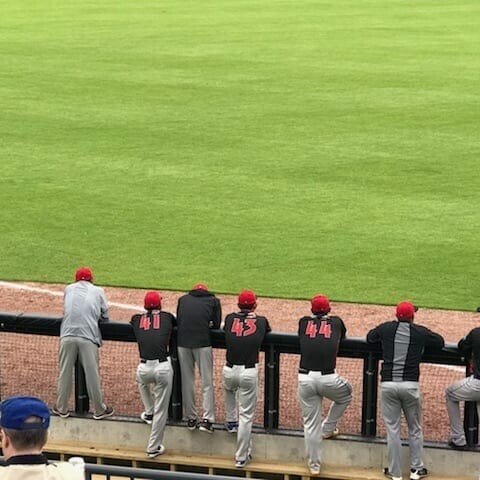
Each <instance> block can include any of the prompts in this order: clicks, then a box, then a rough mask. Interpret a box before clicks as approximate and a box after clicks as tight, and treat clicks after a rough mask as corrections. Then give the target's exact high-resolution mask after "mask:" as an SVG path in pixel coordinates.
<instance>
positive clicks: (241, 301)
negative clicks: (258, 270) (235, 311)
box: [238, 290, 257, 308]
mask: <svg viewBox="0 0 480 480" xmlns="http://www.w3.org/2000/svg"><path fill="white" fill-rule="evenodd" d="M256 303H257V296H256V295H255V292H254V291H253V290H242V291H241V292H240V293H239V294H238V306H239V307H240V308H242V307H251V306H253V305H255V304H256Z"/></svg>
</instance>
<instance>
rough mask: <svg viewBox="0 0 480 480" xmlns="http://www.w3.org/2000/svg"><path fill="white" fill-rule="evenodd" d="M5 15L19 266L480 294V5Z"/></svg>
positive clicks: (423, 301)
mask: <svg viewBox="0 0 480 480" xmlns="http://www.w3.org/2000/svg"><path fill="white" fill-rule="evenodd" d="M3 11H4V14H3V15H2V19H1V20H0V27H1V32H2V33H1V36H2V51H1V52H0V95H1V98H2V115H1V116H0V131H1V132H2V140H1V143H0V153H1V155H2V159H3V160H2V177H1V180H0V182H1V188H0V201H1V202H2V219H3V222H2V224H3V229H2V230H3V231H2V232H1V233H0V245H1V246H2V251H3V252H4V253H3V255H2V262H1V263H2V266H1V269H0V276H1V277H2V278H4V279H30V280H41V281H68V280H69V279H70V278H71V272H72V270H73V269H74V268H75V267H76V266H77V265H78V264H81V263H87V264H90V265H91V266H92V267H93V268H94V269H95V271H96V272H97V280H98V281H99V282H100V283H104V284H112V285H125V286H145V287H147V286H148V287H157V288H171V289H188V288H189V287H190V286H191V284H192V283H193V282H194V281H196V280H198V279H202V280H204V281H207V282H208V283H209V284H210V285H211V287H212V288H214V289H215V290H217V291H221V292H236V291H238V290H239V289H240V288H244V287H247V286H248V287H251V288H254V289H256V290H257V291H258V293H259V294H263V295H271V296H285V297H296V298H304V297H309V296H310V295H312V294H313V293H315V292H317V291H323V292H325V293H327V294H329V295H330V296H331V297H332V298H334V299H337V300H349V301H363V302H380V303H394V302H396V301H397V300H398V299H400V298H411V299H413V300H414V301H415V302H416V303H418V304H420V305H430V306H438V307H445V308H465V309H470V308H473V307H474V306H476V303H477V300H476V298H477V285H478V284H479V282H478V280H479V278H478V277H479V275H478V271H479V268H478V267H479V265H478V263H479V262H478V258H479V256H478V253H479V252H478V249H479V247H478V245H479V241H478V240H479V238H478V234H477V233H476V230H477V228H476V227H477V225H478V223H479V213H478V207H477V206H478V204H479V193H478V192H479V188H478V186H479V182H478V180H477V175H476V173H477V170H478V169H477V159H478V153H479V150H480V145H479V136H478V132H477V129H478V128H477V126H478V120H479V111H480V110H479V108H478V107H479V100H478V95H477V90H478V87H477V83H478V81H477V80H478V77H479V75H478V73H479V62H480V61H479V59H478V55H477V53H476V50H477V46H478V40H479V33H478V29H477V28H476V25H478V20H479V18H480V7H479V5H478V4H477V3H476V2H473V1H465V0H464V1H455V2H440V3H439V2H432V1H426V0H423V1H420V2H404V1H389V2H387V3H385V2H380V1H376V0H370V1H364V2H354V1H326V0H325V1H320V2H318V1H315V2H313V1H304V0H300V1H297V2H287V1H273V0H266V1H262V2H253V1H245V2H243V1H242V2H238V1H233V0H231V1H230V0H223V1H221V2H220V1H199V2H190V1H187V2H173V1H161V2H149V1H146V2H142V3H141V4H139V3H138V2H132V1H121V2H104V3H102V4H101V5H98V4H96V3H94V2H82V3H81V4H78V2H73V1H67V2H62V4H61V5H60V4H57V3H56V2H42V4H41V5H40V4H38V2H29V1H17V2H11V1H7V2H5V5H4V7H3Z"/></svg>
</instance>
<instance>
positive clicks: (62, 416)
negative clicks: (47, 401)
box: [52, 410, 70, 418]
mask: <svg viewBox="0 0 480 480" xmlns="http://www.w3.org/2000/svg"><path fill="white" fill-rule="evenodd" d="M52 413H53V415H56V416H57V417H60V418H68V417H69V416H70V413H62V412H54V411H53V410H52Z"/></svg>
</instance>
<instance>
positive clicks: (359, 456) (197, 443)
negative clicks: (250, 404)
mask: <svg viewBox="0 0 480 480" xmlns="http://www.w3.org/2000/svg"><path fill="white" fill-rule="evenodd" d="M149 433H150V427H149V426H148V425H146V424H144V423H142V422H141V421H135V420H132V419H128V420H127V419H126V420H124V421H122V420H118V419H115V420H113V419H104V420H101V421H96V420H92V419H88V418H75V417H70V418H67V419H61V418H59V417H53V418H52V426H51V431H50V439H51V440H52V442H55V443H59V442H68V443H72V442H78V443H80V444H82V445H108V446H111V447H119V448H126V446H129V447H131V448H134V449H144V448H146V444H147V440H148V436H149ZM235 440H236V436H235V435H234V434H229V433H227V432H226V431H225V430H216V431H215V433H214V434H213V435H211V434H208V433H204V432H200V431H198V430H196V431H193V432H191V431H189V430H187V428H186V427H183V426H168V427H167V430H166V433H165V439H164V444H165V446H166V447H167V449H168V450H169V451H175V453H181V452H185V453H190V454H192V453H193V454H204V455H222V456H227V457H228V456H231V457H232V458H233V454H234V450H235ZM253 444H254V451H253V453H254V457H255V458H256V459H265V460H269V461H272V460H273V461H275V460H277V461H279V462H282V461H283V462H298V463H302V462H303V461H304V460H303V451H304V444H303V437H302V435H301V433H300V432H291V433H288V434H287V433H280V434H275V435H272V434H266V433H263V432H258V433H254V435H253ZM386 453H387V452H386V445H385V442H384V441H375V442H367V441H365V440H362V439H361V438H356V437H343V438H342V437H341V436H340V437H339V438H336V439H335V440H326V441H325V442H324V454H323V461H324V463H325V464H331V465H345V466H349V467H350V466H351V467H358V468H372V469H374V470H378V471H381V470H383V467H384V466H386V465H387V457H386ZM479 453H480V452H479V451H478V450H477V451H466V452H463V451H455V450H452V449H449V448H446V447H445V445H428V446H426V447H425V451H424V461H425V466H426V467H427V468H428V469H429V470H430V471H431V472H432V473H437V474H442V475H445V476H452V477H455V476H456V475H464V476H470V475H471V477H472V479H475V480H477V479H478V476H479V474H480V454H479ZM403 457H404V459H403V460H404V462H403V463H404V465H405V466H406V467H408V448H407V447H406V446H404V448H403Z"/></svg>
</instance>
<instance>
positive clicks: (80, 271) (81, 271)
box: [75, 267, 93, 282]
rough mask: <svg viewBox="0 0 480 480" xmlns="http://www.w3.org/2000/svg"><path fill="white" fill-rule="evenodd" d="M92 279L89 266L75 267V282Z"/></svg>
mask: <svg viewBox="0 0 480 480" xmlns="http://www.w3.org/2000/svg"><path fill="white" fill-rule="evenodd" d="M92 279H93V273H92V270H91V269H90V268H89V267H80V268H77V271H76V272H75V281H76V282H79V281H80V280H86V281H87V282H91V281H92Z"/></svg>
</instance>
